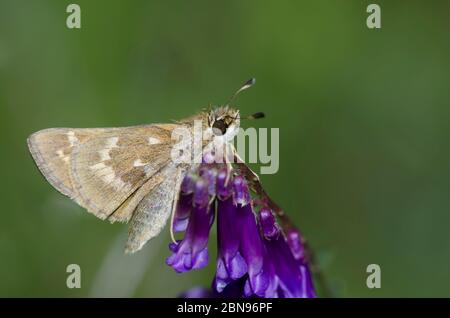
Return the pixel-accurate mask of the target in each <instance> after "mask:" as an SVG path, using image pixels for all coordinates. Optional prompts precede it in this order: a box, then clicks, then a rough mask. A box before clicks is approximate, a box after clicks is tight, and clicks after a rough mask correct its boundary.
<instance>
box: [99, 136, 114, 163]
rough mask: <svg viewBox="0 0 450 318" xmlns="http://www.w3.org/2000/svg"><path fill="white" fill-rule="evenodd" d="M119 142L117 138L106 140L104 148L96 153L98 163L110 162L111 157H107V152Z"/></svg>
mask: <svg viewBox="0 0 450 318" xmlns="http://www.w3.org/2000/svg"><path fill="white" fill-rule="evenodd" d="M118 141H119V137H111V138H108V139H106V146H105V148H103V149H101V150H99V151H98V154H99V155H100V161H106V160H110V159H111V156H110V155H109V152H110V151H111V149H112V148H116V147H118V146H117V142H118Z"/></svg>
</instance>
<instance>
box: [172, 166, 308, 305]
mask: <svg viewBox="0 0 450 318" xmlns="http://www.w3.org/2000/svg"><path fill="white" fill-rule="evenodd" d="M255 202H258V204H262V207H261V209H260V210H259V213H256V212H255V210H254V205H255V204H256V203H255ZM215 213H217V246H218V255H217V261H216V273H215V277H214V280H213V283H212V290H205V289H198V288H197V289H191V290H190V291H188V292H186V293H185V294H184V296H185V297H230V296H231V297H264V298H271V297H316V294H315V291H314V286H313V281H312V277H311V272H310V270H309V264H308V262H307V260H306V257H305V252H304V246H303V242H302V238H301V236H300V233H299V232H298V231H296V230H289V231H288V232H287V233H283V231H282V229H281V228H280V226H279V225H278V223H277V220H276V217H275V215H274V213H273V212H272V211H271V209H270V208H268V207H267V206H265V205H264V202H263V201H254V200H253V199H252V196H251V195H250V191H249V186H248V184H247V181H246V180H245V178H244V177H243V176H241V175H239V174H236V172H235V171H234V170H232V169H231V170H230V169H229V168H228V167H227V166H226V165H224V164H211V163H205V161H204V163H202V164H201V165H200V167H199V168H198V169H197V170H196V171H193V172H191V173H189V174H187V175H186V177H185V178H184V180H183V183H182V186H181V191H180V197H179V200H178V205H177V210H176V213H175V216H174V223H173V230H174V231H176V232H178V231H184V238H183V239H182V240H179V241H177V242H176V243H171V244H170V250H171V251H172V255H171V256H169V257H168V258H167V261H166V262H167V264H168V265H169V266H172V267H173V268H174V269H175V270H176V271H177V272H180V273H181V272H186V271H189V270H191V269H199V268H202V267H204V266H205V265H206V264H207V263H208V250H207V245H208V236H209V231H210V228H211V226H212V224H213V222H214V216H215Z"/></svg>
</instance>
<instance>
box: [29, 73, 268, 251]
mask: <svg viewBox="0 0 450 318" xmlns="http://www.w3.org/2000/svg"><path fill="white" fill-rule="evenodd" d="M254 82H255V80H254V79H250V80H249V81H247V82H246V83H245V84H244V86H242V87H241V88H240V89H239V90H238V91H237V92H236V93H235V94H234V95H233V96H232V98H231V99H230V102H231V101H232V100H233V99H234V97H236V95H237V94H238V93H239V92H241V91H243V90H244V89H247V88H248V87H250V86H252V85H253V84H254ZM228 104H229V103H228ZM228 104H227V105H225V106H220V107H217V108H215V109H210V110H203V111H201V112H199V113H198V114H196V115H194V116H191V117H189V118H187V119H183V120H180V121H177V122H174V123H167V124H149V125H141V126H132V127H123V128H50V129H44V130H40V131H38V132H35V133H33V134H32V135H31V136H30V137H29V138H28V140H27V142H28V148H29V150H30V153H31V155H32V157H33V159H34V161H35V163H36V165H37V167H38V168H39V170H40V171H41V173H42V174H43V176H44V177H45V178H46V179H47V181H48V182H49V183H50V184H51V185H52V186H53V187H54V188H55V189H56V190H58V191H59V192H61V193H62V194H64V195H66V196H68V197H69V198H70V199H72V200H74V201H75V202H76V203H77V204H79V205H80V206H81V207H83V208H85V209H86V210H87V211H88V212H90V213H92V214H94V215H95V216H96V217H98V218H100V219H102V220H108V221H110V222H125V223H129V232H128V239H127V242H126V247H125V251H126V252H128V253H133V252H136V251H138V250H140V249H141V248H142V246H143V245H144V244H145V243H146V242H147V241H149V240H150V239H152V238H154V237H155V236H157V235H158V234H159V233H160V232H161V231H162V229H163V228H164V226H165V225H166V223H167V221H168V219H169V217H170V215H171V214H172V215H173V213H174V210H175V207H176V204H177V198H178V194H179V190H180V186H181V181H182V180H183V177H184V176H185V174H186V173H187V172H189V171H190V170H191V169H193V168H194V166H195V161H194V162H184V161H183V162H178V161H176V160H173V155H172V154H173V149H174V147H175V146H176V145H177V142H178V141H179V140H177V138H173V136H174V132H175V131H177V130H178V131H179V130H180V129H182V131H183V130H184V131H187V132H192V131H193V130H194V128H195V127H194V126H195V123H201V128H202V130H204V131H206V132H209V134H206V136H207V138H206V139H205V140H202V143H201V145H202V147H203V148H205V147H207V145H211V142H214V141H217V140H218V139H220V140H222V141H225V142H226V143H229V142H230V141H231V140H232V138H233V137H234V136H235V135H236V134H237V131H238V129H239V125H240V115H239V111H238V110H236V109H234V108H232V107H230V106H228ZM253 117H254V118H259V117H263V114H262V113H257V114H255V115H254V116H253Z"/></svg>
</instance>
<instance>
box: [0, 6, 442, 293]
mask: <svg viewBox="0 0 450 318" xmlns="http://www.w3.org/2000/svg"><path fill="white" fill-rule="evenodd" d="M72 2H74V3H77V4H79V5H80V6H81V18H82V28H81V29H80V30H70V29H68V28H67V27H66V24H65V23H66V22H65V21H66V17H67V15H68V14H67V13H66V7H67V5H68V4H69V3H72ZM369 3H371V2H369V1H338V0H334V1H317V0H310V1H257V0H253V1H250V0H243V1H221V2H219V1H214V2H213V1H189V2H188V1H112V0H102V1H99V0H96V1H82V0H77V1H61V0H53V1H51V0H48V1H44V0H40V1H25V0H20V1H17V0H14V1H13V0H0V132H1V133H0V138H1V143H0V145H1V148H0V149H1V156H0V160H1V166H0V167H1V185H0V195H1V212H0V213H1V219H0V296H4V297H5V296H8V297H9V296H27V297H35V296H43V297H49V296H62V297H71V296H76V297H79V296H125V297H136V296H137V297H153V296H176V295H177V294H179V293H180V292H181V291H183V290H185V289H187V288H189V287H191V286H195V285H204V286H209V284H210V282H211V279H212V275H213V272H214V268H213V266H208V268H207V269H205V270H201V271H195V272H192V273H188V274H183V275H179V274H176V273H175V272H173V270H172V269H170V268H169V267H167V266H166V265H165V263H164V260H165V257H167V256H168V255H169V251H168V249H167V243H168V242H169V235H168V233H167V232H165V233H164V235H162V236H161V237H160V238H158V239H156V240H155V241H153V242H152V243H150V244H147V245H146V247H145V248H144V250H143V251H141V252H139V253H138V254H136V255H133V256H124V255H123V246H124V243H125V235H126V226H125V225H121V224H114V225H110V224H109V223H107V222H102V221H100V220H98V219H96V218H95V217H94V216H92V215H90V214H88V213H85V212H84V211H83V209H81V208H79V207H78V206H77V205H76V204H75V203H72V202H71V201H70V200H68V199H66V198H65V197H63V196H62V195H60V194H59V193H57V192H56V191H55V190H53V188H52V187H51V186H50V185H49V184H48V183H47V182H45V180H44V179H43V178H42V177H41V175H40V174H39V172H38V170H37V169H36V167H35V166H34V164H33V162H32V160H31V157H30V156H29V154H28V150H27V147H26V137H27V136H28V135H29V134H30V133H32V132H34V131H37V130H39V129H43V128H48V127H65V126H66V127H104V126H127V125H135V124H142V123H151V122H167V121H169V120H171V119H179V118H183V117H186V116H188V115H191V114H192V113H194V112H196V111H198V110H199V109H200V108H202V107H204V106H206V105H208V104H209V103H213V104H215V103H222V102H224V101H226V100H227V98H228V97H229V96H230V94H231V93H232V92H233V91H234V90H235V89H236V88H238V87H239V85H241V84H242V83H243V82H244V81H245V80H247V79H248V78H249V77H251V76H254V77H256V78H257V84H256V85H255V87H254V88H252V89H251V90H249V91H248V92H245V93H244V94H242V96H240V97H239V99H238V102H237V105H238V107H239V108H240V109H241V112H242V113H244V114H248V113H252V112H255V111H264V112H265V113H266V114H267V119H265V120H262V121H259V122H255V123H251V124H252V125H253V124H255V125H256V126H258V127H269V128H270V127H279V128H280V151H281V153H280V170H279V172H278V173H277V174H275V175H263V176H262V182H263V184H264V186H265V188H266V190H267V191H268V192H269V193H270V194H271V196H272V197H273V198H274V199H275V200H276V201H277V202H278V203H279V204H280V205H281V206H283V207H284V208H285V210H286V211H287V212H288V213H289V214H290V215H291V216H292V217H293V218H294V219H295V222H296V224H297V225H298V226H299V227H300V228H301V229H302V231H303V233H304V235H305V236H306V237H307V238H308V240H309V242H310V244H311V245H312V247H313V248H314V250H315V252H316V254H317V255H318V257H319V260H320V263H321V266H322V268H323V270H324V272H325V274H326V277H327V279H328V281H329V282H330V284H331V286H332V288H333V290H334V291H335V295H336V296H339V297H383V296H385V297H396V296H401V297H406V296H425V297H431V296H450V284H449V283H450V246H449V245H450V244H449V243H450V235H449V228H450V211H449V209H450V196H449V192H450V169H449V159H450V158H449V151H450V149H449V140H448V139H449V133H450V125H449V119H450V117H449V115H450V107H449V99H450V89H449V84H450V72H449V71H450V59H449V56H450V37H449V30H450V18H449V13H450V3H449V2H448V1H408V2H406V1H376V3H378V4H380V5H381V10H382V28H381V29H380V30H369V29H368V28H367V27H366V18H367V16H368V14H367V13H366V6H367V5H368V4H369ZM211 258H212V259H214V258H215V254H214V252H213V253H212V255H211ZM71 263H76V264H79V265H80V266H81V270H82V283H81V284H82V288H81V289H68V288H67V287H66V277H67V275H68V274H67V273H66V266H67V265H68V264H71ZM371 263H376V264H379V265H380V266H381V270H382V277H381V278H382V285H381V289H376V290H370V289H368V288H367V287H366V277H367V274H366V267H367V265H368V264H371ZM211 264H212V265H214V261H212V262H210V265H211Z"/></svg>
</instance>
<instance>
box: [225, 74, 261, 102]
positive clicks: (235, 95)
mask: <svg viewBox="0 0 450 318" xmlns="http://www.w3.org/2000/svg"><path fill="white" fill-rule="evenodd" d="M255 83H256V79H255V78H253V77H252V78H251V79H249V80H248V81H247V82H245V84H244V85H243V86H242V87H241V88H239V89H238V90H237V91H236V92H235V93H234V94H233V96H231V98H230V100H229V101H228V103H227V105H230V104H231V103H232V102H233V101H234V99H235V98H236V97H237V96H238V95H239V93H240V92H242V91H245V90H246V89H247V88H250V87H252V86H253V85H254V84H255Z"/></svg>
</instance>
